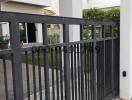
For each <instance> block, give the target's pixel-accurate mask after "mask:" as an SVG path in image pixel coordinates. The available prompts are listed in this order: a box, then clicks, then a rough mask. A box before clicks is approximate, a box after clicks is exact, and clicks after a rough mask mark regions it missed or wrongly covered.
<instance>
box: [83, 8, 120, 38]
mask: <svg viewBox="0 0 132 100" xmlns="http://www.w3.org/2000/svg"><path fill="white" fill-rule="evenodd" d="M83 18H85V19H89V20H113V21H119V20H120V9H119V8H110V9H98V8H92V9H84V10H83ZM100 28H101V27H100ZM105 29H106V32H107V31H108V33H109V32H110V30H108V29H109V28H108V29H107V27H105ZM116 31H117V29H116V30H114V33H118V32H116ZM96 32H97V33H96V37H97V38H100V37H101V33H100V31H99V32H98V30H96ZM116 36H117V35H116ZM91 38H92V32H91V29H90V28H89V27H88V26H85V27H84V29H83V39H84V40H88V39H91Z"/></svg>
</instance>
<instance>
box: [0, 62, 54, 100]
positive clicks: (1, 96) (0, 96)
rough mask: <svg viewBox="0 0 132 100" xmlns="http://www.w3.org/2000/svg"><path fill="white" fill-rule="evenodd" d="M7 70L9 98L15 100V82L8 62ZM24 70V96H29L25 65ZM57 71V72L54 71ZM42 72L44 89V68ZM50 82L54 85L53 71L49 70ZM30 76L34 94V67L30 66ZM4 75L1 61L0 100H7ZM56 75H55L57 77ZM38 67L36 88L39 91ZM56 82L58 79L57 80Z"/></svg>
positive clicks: (23, 65)
mask: <svg viewBox="0 0 132 100" xmlns="http://www.w3.org/2000/svg"><path fill="white" fill-rule="evenodd" d="M6 64H7V66H6V68H7V80H8V91H9V92H8V93H9V98H10V100H13V84H12V83H13V82H12V66H11V62H10V61H6ZM22 69H23V89H24V96H25V97H26V96H27V77H26V66H25V64H22ZM54 71H56V70H54ZM41 72H42V75H41V77H42V87H43V89H44V68H43V67H41ZM49 73H50V75H49V80H50V82H49V83H50V85H51V83H52V80H51V79H52V77H51V69H49ZM29 74H30V89H31V94H32V93H33V73H32V65H29ZM3 75H4V73H3V65H2V60H0V100H6V99H5V88H4V76H3ZM55 75H56V74H54V76H55ZM38 79H39V78H38V67H37V66H36V86H37V91H38V90H39V80H38ZM55 80H56V78H55Z"/></svg>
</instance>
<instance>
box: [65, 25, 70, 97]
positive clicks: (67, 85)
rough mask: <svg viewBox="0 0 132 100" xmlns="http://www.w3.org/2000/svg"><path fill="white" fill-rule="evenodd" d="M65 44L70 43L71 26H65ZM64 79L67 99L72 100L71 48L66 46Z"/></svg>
mask: <svg viewBox="0 0 132 100" xmlns="http://www.w3.org/2000/svg"><path fill="white" fill-rule="evenodd" d="M63 42H64V43H68V42H69V25H68V24H64V25H63ZM63 49H64V79H65V99H66V100H71V92H70V91H71V90H70V89H71V87H70V79H71V77H70V75H71V74H70V60H69V59H70V55H69V52H68V49H69V47H68V46H64V48H63Z"/></svg>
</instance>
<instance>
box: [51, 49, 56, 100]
mask: <svg viewBox="0 0 132 100" xmlns="http://www.w3.org/2000/svg"><path fill="white" fill-rule="evenodd" d="M53 52H54V49H53V48H51V66H52V67H51V68H52V100H55V83H54V80H55V79H54V53H53Z"/></svg>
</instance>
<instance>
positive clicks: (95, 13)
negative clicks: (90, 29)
mask: <svg viewBox="0 0 132 100" xmlns="http://www.w3.org/2000/svg"><path fill="white" fill-rule="evenodd" d="M83 18H86V19H90V20H103V19H108V20H109V19H110V20H119V19H120V9H119V8H110V9H107V10H104V9H98V8H92V9H84V10H83Z"/></svg>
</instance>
